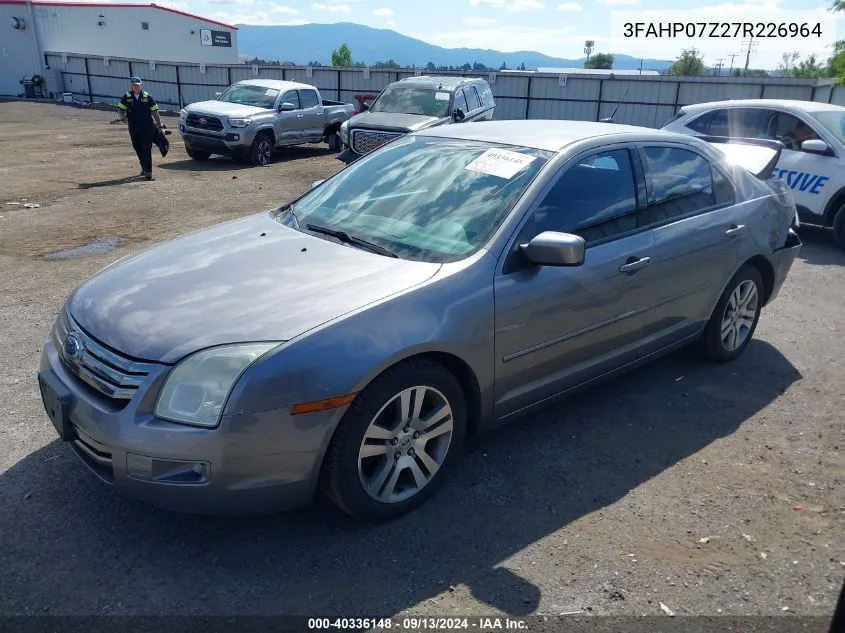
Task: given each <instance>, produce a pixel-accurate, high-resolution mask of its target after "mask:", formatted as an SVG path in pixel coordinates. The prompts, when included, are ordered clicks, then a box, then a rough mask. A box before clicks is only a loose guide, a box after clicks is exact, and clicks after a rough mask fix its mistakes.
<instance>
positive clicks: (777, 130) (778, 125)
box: [772, 112, 819, 152]
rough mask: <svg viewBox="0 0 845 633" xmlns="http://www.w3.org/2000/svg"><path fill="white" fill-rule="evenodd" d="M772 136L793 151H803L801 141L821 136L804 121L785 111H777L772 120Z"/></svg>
mask: <svg viewBox="0 0 845 633" xmlns="http://www.w3.org/2000/svg"><path fill="white" fill-rule="evenodd" d="M772 137H773V138H774V139H775V140H778V141H780V142H781V143H783V144H784V145H785V146H786V149H790V150H792V151H796V152H798V151H801V143H803V142H804V141H809V140H814V139H817V138H819V136H818V134H816V133H815V132H813V129H812V128H811V127H810V126H809V125H807V124H806V123H805V122H804V121H801V120H800V119H798V118H796V117H794V116H792V115H791V114H786V113H785V112H777V113H775V118H774V121H773V122H772Z"/></svg>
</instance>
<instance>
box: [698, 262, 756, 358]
mask: <svg viewBox="0 0 845 633" xmlns="http://www.w3.org/2000/svg"><path fill="white" fill-rule="evenodd" d="M763 292H764V288H763V277H762V275H760V271H759V270H757V268H755V267H754V266H751V265H749V264H746V265H745V266H743V267H742V268H740V269H739V272H737V273H736V275H734V276H733V278H732V279H731V281H730V283H728V286H727V288H725V291H724V292H723V293H722V296H721V298H720V299H719V302H718V303H717V304H716V308H715V309H714V310H713V314H712V315H711V316H710V320H709V321H708V322H707V327H706V328H705V329H704V333H703V334H702V335H701V339H700V340H699V342H698V343H699V351H700V352H701V354H702V356H703V357H704V358H705V359H707V360H709V361H712V362H717V363H724V362H726V361H730V360H733V359H735V358H737V357H739V355H740V354H742V352H743V351H745V348H746V347H748V344H749V343H750V342H751V338H752V337H753V336H754V331H755V330H756V329H757V322H758V321H759V319H760V311H761V310H762V308H763Z"/></svg>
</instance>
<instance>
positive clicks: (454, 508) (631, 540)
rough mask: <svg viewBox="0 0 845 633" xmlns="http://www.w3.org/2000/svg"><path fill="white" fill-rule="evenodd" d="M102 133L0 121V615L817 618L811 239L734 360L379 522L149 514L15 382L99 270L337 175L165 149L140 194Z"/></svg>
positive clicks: (839, 521) (835, 343) (819, 521)
mask: <svg viewBox="0 0 845 633" xmlns="http://www.w3.org/2000/svg"><path fill="white" fill-rule="evenodd" d="M114 118H115V115H114V113H110V112H102V111H88V110H85V109H77V108H72V107H66V106H55V105H47V104H33V103H19V102H12V103H0V324H2V325H0V349H2V350H3V353H4V359H3V371H2V372H0V403H2V406H0V507H2V508H3V510H2V512H0V586H2V587H3V590H2V591H0V613H4V614H43V613H49V614H94V613H96V614H146V613H159V614H170V613H173V614H175V613H179V614H303V615H304V614H308V615H315V614H321V615H322V614H328V613H331V614H340V615H350V616H351V615H362V616H370V617H372V616H375V615H393V614H399V613H416V614H431V615H467V616H469V615H477V614H493V613H495V614H512V615H527V614H535V613H536V614H547V615H552V614H554V615H556V614H559V613H573V612H582V613H584V614H593V615H602V614H615V615H622V614H624V615H639V614H649V615H662V613H663V611H662V610H661V603H662V604H663V605H665V606H666V607H668V608H669V609H671V610H672V611H673V612H674V613H676V614H678V615H689V614H708V615H715V614H726V615H727V614H733V615H755V614H764V615H785V616H789V615H793V614H804V615H830V614H831V613H832V611H833V608H834V605H835V603H836V599H837V596H838V594H839V590H840V588H841V586H842V583H843V578H845V459H844V458H843V456H845V421H843V415H842V406H843V391H845V389H843V376H845V301H843V298H845V253H843V252H841V251H838V250H836V249H835V247H834V246H833V245H832V239H831V236H830V235H829V234H827V233H826V232H824V231H821V230H811V229H806V230H802V231H801V237H802V239H803V240H804V247H803V249H802V251H801V253H800V254H799V258H798V260H796V262H795V265H794V267H793V269H792V272H791V275H790V277H789V279H788V280H787V283H786V285H785V286H784V288H783V290H782V292H781V295H780V297H779V298H778V299H777V301H776V302H775V303H774V304H772V305H771V306H770V307H768V308H766V309H765V310H764V311H763V316H762V317H761V321H760V326H759V328H758V330H757V334H756V340H755V341H753V342H752V344H751V345H750V346H749V348H748V349H747V351H746V353H745V354H744V355H743V356H742V357H741V358H740V359H739V360H738V361H736V362H734V363H731V364H727V365H721V366H714V365H707V364H703V363H701V362H699V361H698V360H696V358H695V357H694V356H693V355H691V354H690V353H688V352H680V353H678V354H675V355H673V356H671V357H668V358H666V359H663V360H660V361H657V362H655V363H653V364H651V365H648V366H646V367H645V368H644V369H641V370H638V371H637V372H635V373H632V374H630V375H628V376H626V377H623V378H620V379H617V380H615V381H613V382H610V383H608V384H606V385H603V386H601V387H598V388H596V389H593V390H591V391H588V392H586V393H584V394H582V395H579V396H577V397H575V398H573V399H571V400H569V401H568V402H566V403H564V404H562V405H557V406H555V407H552V408H549V409H546V410H544V411H543V412H541V413H539V414H537V415H534V416H532V417H530V418H527V419H524V420H520V421H518V422H516V423H514V424H512V425H510V426H509V427H506V428H504V429H502V430H500V431H497V432H496V433H494V434H491V435H490V436H486V437H484V438H482V439H481V440H480V441H479V442H478V443H477V444H476V445H475V446H474V447H473V450H472V452H471V453H470V454H468V455H467V456H466V459H465V461H464V463H463V465H462V466H461V468H460V469H458V471H457V473H456V476H455V477H453V478H452V479H451V480H450V482H448V483H447V485H446V486H444V488H443V489H442V490H441V492H440V494H439V495H438V496H436V497H435V498H434V499H433V500H432V501H431V502H429V503H427V504H426V505H424V506H423V507H422V508H420V509H418V510H417V511H415V512H414V513H412V514H411V515H410V516H407V517H405V518H403V519H400V520H398V521H396V522H393V523H390V524H387V525H382V526H370V525H363V524H358V523H356V522H354V521H352V520H350V519H348V518H346V516H345V515H343V514H341V513H340V512H339V511H336V510H335V509H334V508H333V507H332V506H330V505H329V504H328V503H326V502H324V501H318V503H317V504H315V506H313V507H311V508H307V509H304V510H300V511H296V512H292V513H286V514H279V515H273V516H266V517H252V518H246V519H244V518H215V517H197V516H187V515H179V514H172V513H167V512H164V511H160V510H156V509H153V508H150V507H148V506H145V505H143V504H141V503H139V502H135V501H132V500H127V499H124V498H121V497H118V496H117V495H115V494H114V493H113V492H111V491H110V490H109V489H108V488H107V487H106V486H104V485H102V484H100V483H99V482H98V481H97V480H96V479H95V478H94V477H93V476H92V475H90V474H89V473H88V471H87V470H86V469H85V468H84V467H83V466H82V464H80V463H79V460H78V458H77V457H76V456H75V455H73V453H72V452H71V451H70V450H69V449H68V448H67V447H65V446H62V445H61V443H60V442H59V441H58V440H57V439H56V433H55V431H54V429H53V427H52V425H51V424H50V422H49V420H48V419H47V417H46V415H45V414H44V412H43V409H42V405H41V401H40V398H39V394H38V387H37V383H36V372H37V367H38V362H39V357H40V352H41V346H42V341H43V339H44V338H45V337H46V336H47V335H48V333H49V330H50V327H51V325H52V322H53V319H54V318H55V315H56V314H57V313H58V311H59V309H60V308H61V306H62V303H63V301H64V300H65V298H66V297H67V295H68V294H69V293H70V292H71V291H72V290H73V288H74V287H75V286H76V285H77V284H79V283H81V282H83V281H84V280H86V279H87V278H88V277H89V276H91V275H92V274H94V273H95V272H96V271H98V270H99V269H100V268H102V267H103V266H105V265H106V264H108V263H110V262H112V261H114V260H115V259H117V258H119V257H122V256H123V255H126V254H128V253H132V252H134V251H136V250H137V249H140V248H143V247H145V246H148V245H152V244H154V243H156V242H159V241H162V240H165V239H169V238H172V237H175V236H178V235H181V234H183V233H186V232H188V231H191V230H195V229H198V228H202V227H205V226H208V225H211V224H214V223H216V222H220V221H224V220H227V219H231V218H236V217H239V216H243V215H246V214H249V213H253V212H258V211H261V210H263V209H269V208H271V207H273V206H276V205H278V204H279V203H281V202H283V201H285V200H287V199H290V198H292V197H294V196H296V195H298V194H300V193H301V192H303V191H305V190H306V189H307V188H308V187H309V186H310V184H311V183H312V182H313V181H315V180H318V179H322V178H325V177H326V176H328V175H330V174H331V173H333V172H335V171H336V170H338V169H339V168H340V167H341V166H342V164H341V163H340V162H339V161H337V160H335V158H334V154H333V153H331V152H330V151H329V150H328V149H327V148H326V146H325V145H322V146H303V147H298V148H291V149H288V150H285V151H283V152H280V153H279V155H278V156H277V158H276V160H275V162H274V163H273V164H272V165H271V166H269V167H265V168H256V167H247V166H243V165H239V164H237V163H235V162H232V161H229V160H227V159H217V158H215V159H212V160H211V161H209V162H207V163H198V162H195V161H192V160H190V159H189V158H188V157H187V156H186V155H185V152H184V149H183V147H182V146H181V143H180V142H179V138H178V132H174V134H173V135H172V136H171V137H170V139H171V141H172V143H173V147H172V150H171V152H170V154H169V155H168V156H167V158H164V159H162V158H161V157H160V156H158V154H157V152H156V151H155V148H154V159H153V164H154V175H155V177H156V180H155V181H154V182H145V181H141V180H137V179H132V177H133V176H137V174H138V171H139V169H138V163H137V159H136V158H135V156H134V153H133V151H132V148H131V145H130V143H129V138H128V135H127V132H126V129H125V128H124V127H122V126H120V125H110V124H109V121H110V120H112V119H114ZM166 123H168V125H169V126H170V127H171V128H174V129H175V127H176V124H175V119H166ZM10 203H11V204H10ZM28 203H29V204H31V203H36V204H38V205H39V206H38V207H37V208H26V206H25V205H27V204H28ZM86 245H88V246H87V248H86V250H83V251H81V252H79V251H73V250H71V252H70V256H68V253H66V251H68V250H69V249H76V248H78V247H83V246H86ZM112 246H115V248H113V249H111V247H112ZM56 253H59V255H58V256H56Z"/></svg>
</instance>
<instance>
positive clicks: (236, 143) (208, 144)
mask: <svg viewBox="0 0 845 633" xmlns="http://www.w3.org/2000/svg"><path fill="white" fill-rule="evenodd" d="M179 132H180V134H181V135H182V140H183V141H184V142H185V145H186V146H187V147H189V148H190V149H194V150H197V151H200V152H210V153H212V154H218V155H220V156H244V155H246V154H247V153H248V152H249V148H250V146H251V145H252V141H253V139H254V138H255V132H254V131H252V130H250V129H249V128H244V129H243V130H237V131H234V130H229V131H226V132H225V133H220V134H213V133H211V132H209V133H205V132H200V131H194V130H191V129H189V128H187V127H185V124H184V123H180V124H179Z"/></svg>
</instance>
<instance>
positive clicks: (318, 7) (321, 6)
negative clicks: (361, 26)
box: [311, 2, 352, 13]
mask: <svg viewBox="0 0 845 633" xmlns="http://www.w3.org/2000/svg"><path fill="white" fill-rule="evenodd" d="M311 8H312V9H314V10H315V11H328V12H329V13H352V7H350V6H349V5H348V4H335V3H334V2H330V3H329V4H325V3H323V2H315V3H314V4H312V5H311Z"/></svg>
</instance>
